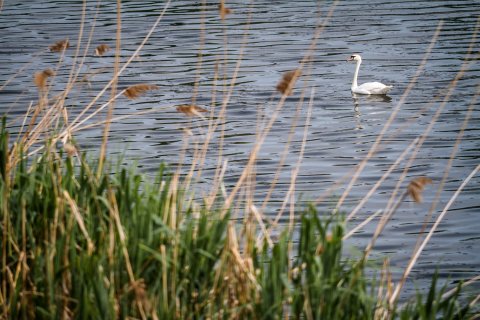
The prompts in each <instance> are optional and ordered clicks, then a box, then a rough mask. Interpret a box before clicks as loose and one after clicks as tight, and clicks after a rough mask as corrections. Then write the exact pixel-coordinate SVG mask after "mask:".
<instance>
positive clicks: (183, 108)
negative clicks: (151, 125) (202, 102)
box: [177, 104, 208, 116]
mask: <svg viewBox="0 0 480 320" xmlns="http://www.w3.org/2000/svg"><path fill="white" fill-rule="evenodd" d="M177 111H178V112H181V113H184V114H185V115H187V116H201V115H200V112H208V110H207V109H204V108H202V107H199V106H196V105H193V104H182V105H179V106H177Z"/></svg>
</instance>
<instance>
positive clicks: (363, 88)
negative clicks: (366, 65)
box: [347, 54, 392, 94]
mask: <svg viewBox="0 0 480 320" xmlns="http://www.w3.org/2000/svg"><path fill="white" fill-rule="evenodd" d="M347 61H357V66H356V67H355V74H354V75H353V82H352V88H351V89H352V92H353V93H358V94H387V93H388V91H390V89H392V86H387V85H384V84H383V83H380V82H366V83H364V84H361V85H358V84H357V78H358V70H360V64H361V63H362V57H361V56H360V55H359V54H353V55H352V56H351V57H350V58H349V59H348V60H347Z"/></svg>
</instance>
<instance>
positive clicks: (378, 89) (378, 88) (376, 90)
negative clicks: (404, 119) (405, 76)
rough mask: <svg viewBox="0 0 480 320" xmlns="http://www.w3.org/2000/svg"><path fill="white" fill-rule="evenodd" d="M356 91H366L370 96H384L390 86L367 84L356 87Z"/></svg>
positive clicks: (375, 83) (378, 83) (376, 83)
mask: <svg viewBox="0 0 480 320" xmlns="http://www.w3.org/2000/svg"><path fill="white" fill-rule="evenodd" d="M358 89H360V90H362V91H368V92H370V94H386V93H388V91H390V89H392V86H386V85H384V84H383V83H380V82H367V83H364V84H362V85H360V86H358Z"/></svg>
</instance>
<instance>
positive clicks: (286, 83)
mask: <svg viewBox="0 0 480 320" xmlns="http://www.w3.org/2000/svg"><path fill="white" fill-rule="evenodd" d="M300 74H301V72H300V70H299V69H295V70H292V71H288V72H285V73H284V74H283V77H282V80H280V82H279V83H278V84H277V87H276V88H277V91H279V92H280V93H281V94H284V95H287V96H289V95H291V94H292V90H293V86H294V85H295V82H296V81H297V79H298V77H300Z"/></svg>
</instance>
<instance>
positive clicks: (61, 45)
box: [48, 39, 70, 52]
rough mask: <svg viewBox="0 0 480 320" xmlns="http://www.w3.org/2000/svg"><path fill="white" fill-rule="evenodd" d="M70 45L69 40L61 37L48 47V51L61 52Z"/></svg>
mask: <svg viewBox="0 0 480 320" xmlns="http://www.w3.org/2000/svg"><path fill="white" fill-rule="evenodd" d="M69 47H70V42H69V41H68V39H63V40H59V41H57V42H55V43H54V44H52V45H51V46H49V47H48V48H49V49H50V52H63V51H65V50H67V49H68V48H69Z"/></svg>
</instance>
